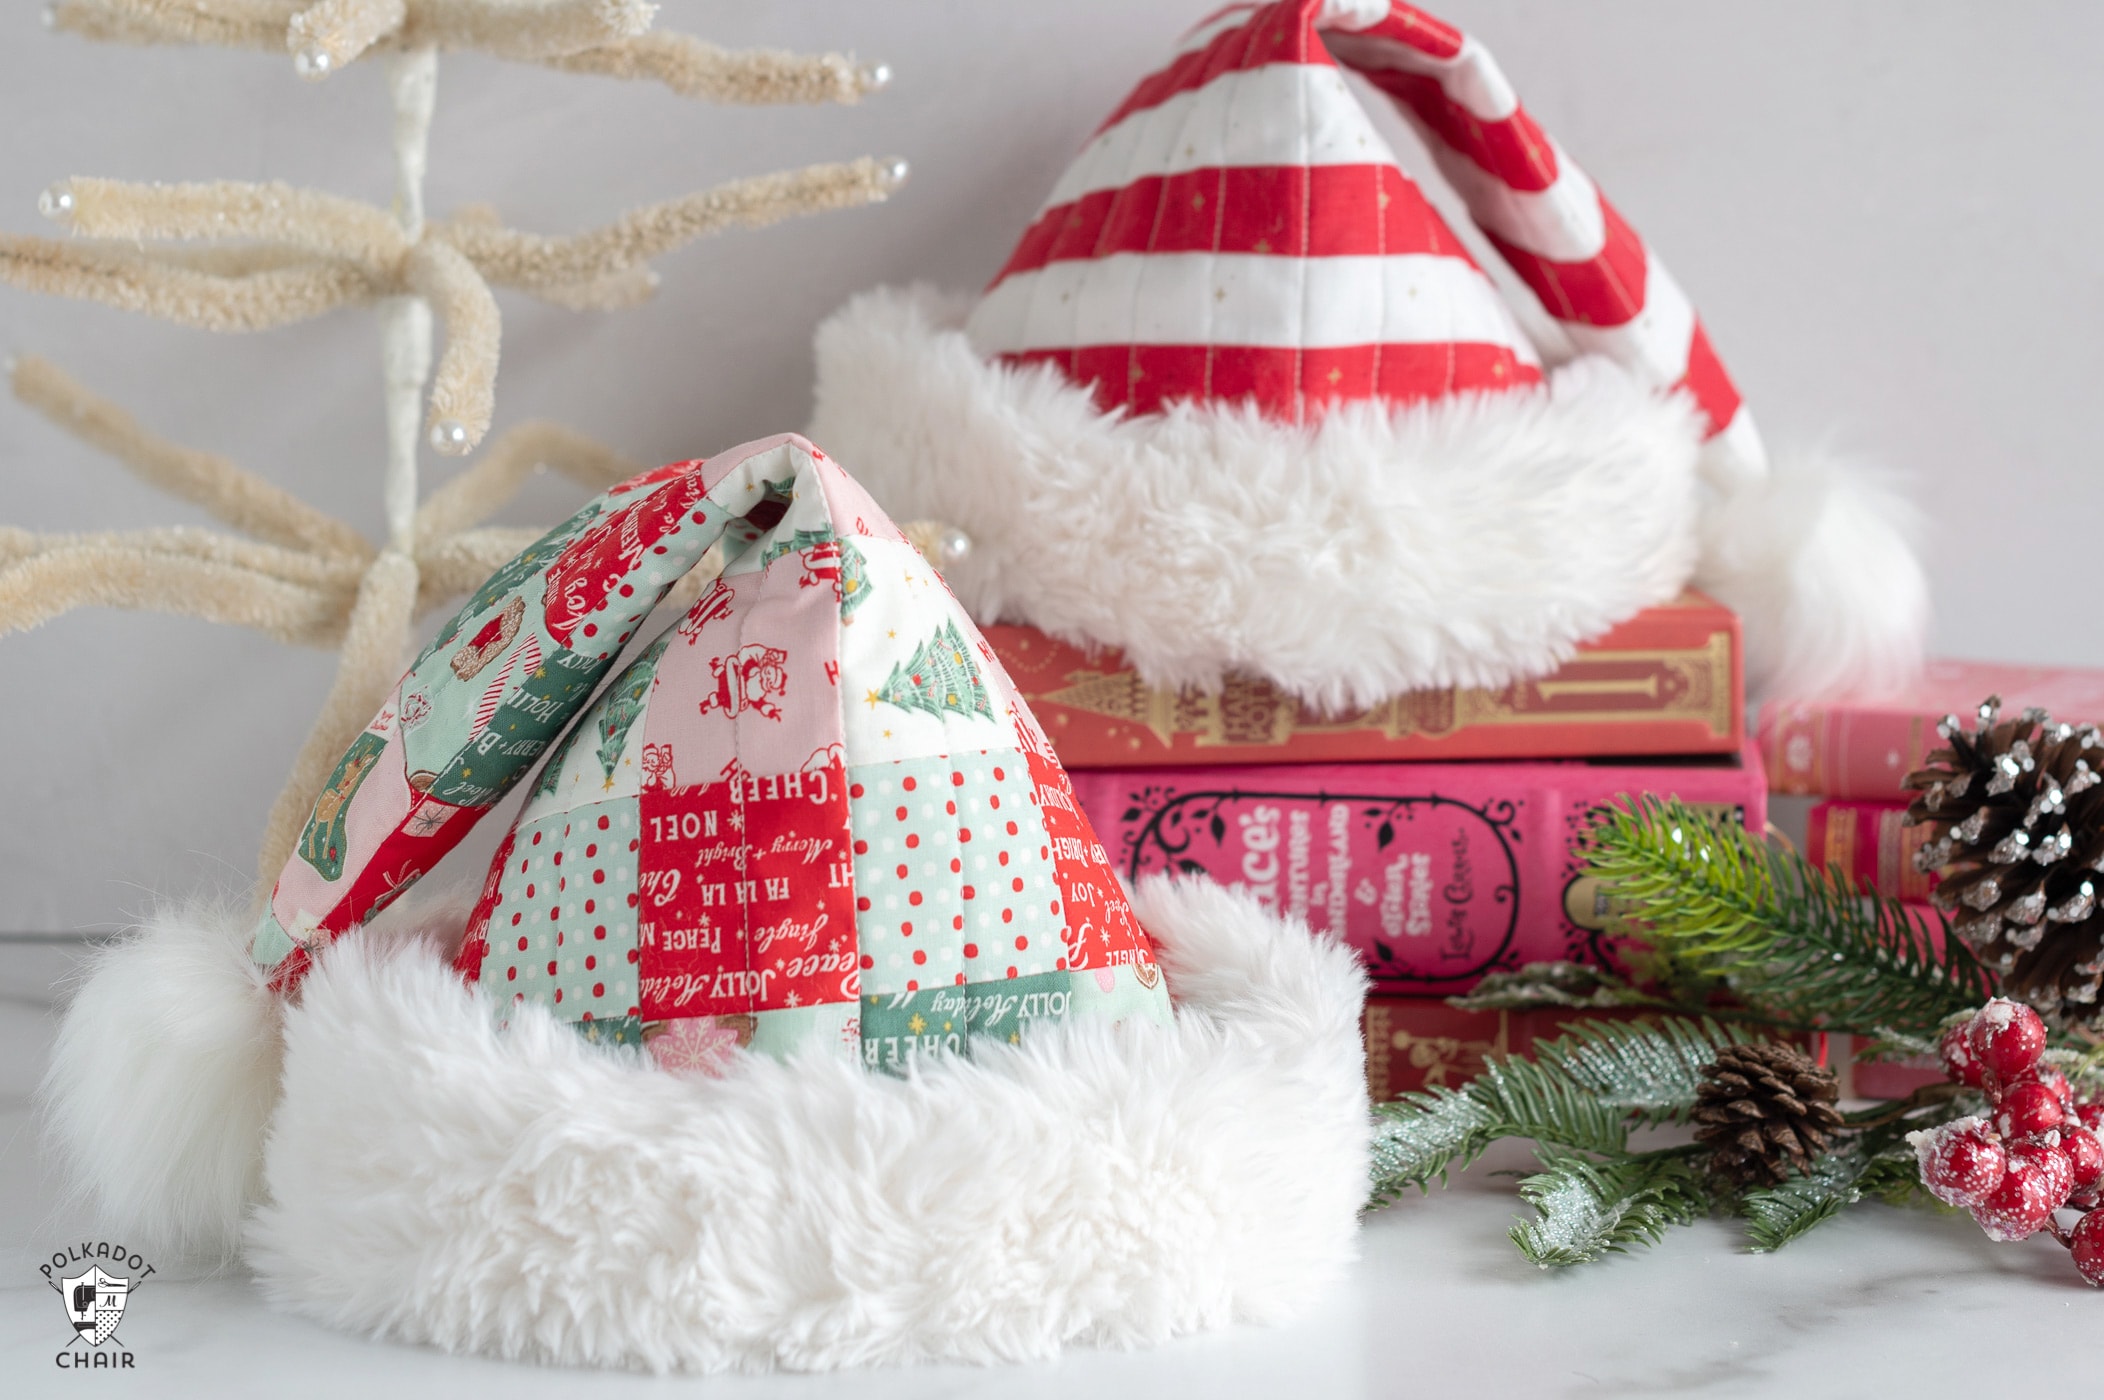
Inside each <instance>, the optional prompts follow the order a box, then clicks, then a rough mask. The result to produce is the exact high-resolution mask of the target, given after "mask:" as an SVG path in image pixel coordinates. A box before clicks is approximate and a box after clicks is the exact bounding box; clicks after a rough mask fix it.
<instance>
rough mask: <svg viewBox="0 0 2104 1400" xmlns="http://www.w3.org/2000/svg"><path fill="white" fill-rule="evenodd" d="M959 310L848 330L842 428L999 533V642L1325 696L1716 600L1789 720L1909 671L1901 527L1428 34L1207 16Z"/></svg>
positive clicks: (1544, 145) (1493, 95) (978, 576)
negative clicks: (1423, 171) (1650, 609)
mask: <svg viewBox="0 0 2104 1400" xmlns="http://www.w3.org/2000/svg"><path fill="white" fill-rule="evenodd" d="M1347 70H1350V71H1352V72H1356V73H1357V74H1359V75H1361V76H1362V77H1363V78H1364V79H1365V80H1366V81H1367V82H1368V83H1370V84H1371V85H1372V86H1373V87H1375V88H1377V89H1379V90H1380V91H1381V92H1382V93H1385V94H1386V95H1387V96H1388V97H1389V98H1391V99H1392V100H1393V101H1394V103H1395V104H1396V106H1397V108H1398V109H1399V111H1400V112H1401V114H1402V115H1403V117H1404V118H1405V119H1406V120H1407V121H1408V122H1409V124H1410V125H1411V126H1412V127H1413V128H1414V129H1415V130H1416V131H1417V133H1418V134H1419V135H1420V136H1421V137H1422V138H1423V140H1424V143H1425V145H1426V147H1427V149H1429V150H1430V151H1431V153H1432V155H1433V157H1434V160H1435V161H1436V163H1437V164H1438V166H1439V171H1440V174H1441V175H1442V176H1443V177H1444V179H1445V180H1446V182H1447V183H1448V184H1449V185H1450V186H1451V187H1452V188H1453V189H1454V191H1455V192H1456V193H1457V194H1458V195H1459V196H1460V199H1461V201H1462V203H1463V204H1464V205H1465V206H1466V208H1467V211H1468V214H1469V217H1470V219H1471V221H1472V222H1473V223H1474V224H1475V226H1476V228H1477V229H1478V230H1479V231H1480V232H1481V234H1482V236H1483V237H1484V239H1486V240H1487V241H1488V243H1489V244H1490V245H1491V247H1492V248H1494V249H1495V250H1496V252H1497V254H1498V256H1499V257H1500V258H1502V259H1503V261H1504V262H1505V264H1506V265H1507V266H1508V267H1509V269H1510V271H1511V272H1512V273H1513V274H1515V275H1516V278H1517V281H1518V283H1520V284H1523V285H1524V287H1525V289H1526V293H1521V295H1522V296H1525V295H1526V294H1527V293H1531V297H1532V299H1533V302H1534V303H1535V304H1534V305H1532V306H1529V307H1520V308H1516V307H1515V306H1514V305H1513V304H1512V303H1511V302H1509V301H1508V300H1507V296H1506V293H1505V292H1504V291H1503V290H1502V289H1501V288H1500V286H1499V285H1498V284H1497V283H1496V282H1494V281H1493V280H1492V279H1491V277H1490V276H1489V275H1487V274H1486V272H1485V270H1484V268H1483V267H1482V266H1481V265H1480V264H1479V263H1478V262H1477V261H1476V259H1475V258H1474V257H1472V256H1471V254H1470V252H1469V249H1468V247H1467V245H1465V244H1464V243H1463V242H1462V240H1461V239H1460V238H1459V237H1457V236H1456V234H1455V233H1454V231H1453V230H1452V229H1451V228H1450V227H1449V226H1448V225H1447V223H1446V222H1445V221H1444V220H1443V219H1442V218H1441V217H1440V215H1439V213H1438V212H1437V211H1436V210H1435V209H1434V208H1433V207H1432V205H1431V204H1430V203H1429V202H1428V201H1427V200H1426V198H1425V196H1424V194H1423V192H1422V191H1421V190H1420V189H1419V188H1418V186H1417V185H1416V184H1414V183H1413V182H1412V181H1411V179H1410V177H1409V176H1407V175H1406V174H1404V172H1403V170H1402V168H1401V166H1400V165H1399V164H1398V162H1397V160H1396V157H1395V154H1394V152H1393V151H1392V150H1391V149H1390V148H1389V146H1388V143H1387V142H1386V140H1384V139H1383V137H1382V136H1381V134H1380V132H1379V131H1378V130H1377V129H1376V127H1375V125H1374V123H1373V121H1372V120H1371V118H1370V116H1369V114H1368V112H1367V110H1366V109H1365V107H1364V106H1362V104H1361V101H1360V98H1359V96H1358V95H1357V94H1356V93H1355V92H1354V91H1353V90H1352V88H1351V86H1350V85H1349V84H1348V82H1347V79H1346V76H1345V75H1346V71H1347ZM1515 290H1516V291H1517V288H1515ZM960 310H961V308H959V307H957V306H956V305H954V304H946V303H944V302H943V301H942V300H941V299H939V298H937V297H935V296H933V295H932V294H930V293H927V292H925V291H914V292H907V293H898V292H878V293H872V294H869V295H867V296H864V297H861V298H858V299H857V300H856V301H855V302H852V303H850V305H849V306H848V307H846V308H844V309H843V310H842V311H841V312H840V313H838V314H837V315H836V316H835V317H834V318H833V319H832V320H831V321H830V322H829V323H828V324H827V326H826V327H825V328H824V329H823V330H822V331H821V332H820V336H819V405H818V420H817V422H816V424H815V425H814V429H813V430H814V432H816V433H818V434H820V435H822V436H823V437H825V438H826V439H828V440H833V441H838V442H840V443H842V444H843V445H844V447H845V448H846V450H848V451H849V452H850V453H851V454H852V455H853V456H854V458H855V459H856V460H858V461H859V462H861V463H862V464H863V471H864V475H865V479H866V480H868V481H869V483H870V485H871V487H872V489H873V490H874V491H875V492H876V493H877V494H878V496H879V498H880V499H883V500H884V501H885V503H886V504H887V506H888V507H889V508H890V509H892V510H893V511H894V512H898V513H902V514H905V515H919V516H930V517H935V518H941V519H945V520H949V521H953V522H955V523H956V524H958V525H959V526H961V527H963V528H964V529H965V530H966V531H967V532H968V533H969V534H970V535H971V537H972V539H973V540H974V542H975V547H974V549H973V551H972V554H971V556H970V557H969V558H968V559H964V560H960V561H956V562H955V563H953V565H952V566H951V568H950V577H951V581H952V583H953V585H954V586H956V587H957V588H958V590H959V592H960V594H961V595H962V596H963V597H964V599H965V600H966V602H967V603H968V604H969V605H970V606H972V608H973V609H974V611H975V612H976V613H977V614H978V615H979V616H980V618H981V619H982V620H989V619H991V618H994V617H1000V618H1004V619H1011V620H1020V621H1028V622H1033V623H1036V624H1037V625H1039V626H1042V627H1045V628H1046V629H1047V630H1050V631H1053V632H1056V633H1060V634H1063V635H1066V636H1069V637H1075V638H1079V639H1083V640H1087V641H1093V642H1102V643H1107V644H1111V645H1116V646H1119V647H1122V648H1123V649H1124V650H1125V651H1126V653H1127V654H1128V656H1129V657H1130V658H1131V659H1132V660H1133V661H1134V662H1135V663H1136V664H1137V665H1138V667H1139V668H1140V670H1141V671H1142V672H1143V674H1146V675H1147V676H1148V677H1149V678H1150V679H1153V680H1157V681H1162V682H1170V683H1182V684H1192V683H1195V684H1201V685H1206V684H1215V683H1217V682H1218V680H1219V678H1220V677H1221V675H1222V674H1224V673H1225V672H1226V671H1228V670H1240V671H1244V672H1253V673H1256V674H1261V675H1265V676H1267V677H1269V678H1270V679H1271V680H1273V681H1274V682H1276V683H1278V684H1279V685H1281V686H1282V687H1284V688H1286V689H1287V690H1289V691H1292V692H1294V693H1296V694H1299V695H1301V696H1302V697H1304V698H1306V699H1309V700H1311V701H1315V702H1318V703H1323V704H1329V705H1336V704H1348V703H1364V702H1370V701H1372V700H1374V699H1376V698H1379V697H1381V696H1385V695H1388V694H1392V693H1395V692H1396V691H1399V690H1406V689H1413V688H1419V687H1425V686H1436V685H1449V684H1457V683H1459V684H1478V685H1483V684H1489V685H1496V684H1503V683H1506V682H1509V681H1511V680H1514V679H1517V678H1519V677H1521V676H1525V675H1528V674H1535V673H1540V672H1542V671H1545V670H1547V669H1549V668H1551V667H1553V666H1554V665H1555V664H1556V663H1557V662H1558V661H1560V660H1561V659H1562V658H1563V657H1564V656H1566V655H1568V653H1569V652H1570V650H1571V648H1572V647H1573V646H1574V645H1575V644H1576V643H1577V642H1579V641H1581V640H1583V639H1584V638H1586V637H1588V636H1591V635H1594V634H1597V633H1598V632H1600V631H1602V630H1604V629H1605V628H1607V627H1608V626H1610V625H1612V624H1613V623H1615V622H1618V621H1620V620H1621V619H1623V618H1624V617H1626V616H1628V615H1629V614H1630V613H1633V612H1635V611H1636V610H1638V609H1639V608H1642V607H1645V606H1648V605H1651V604H1655V603H1660V602H1664V601H1666V600H1668V599H1670V598H1671V597H1673V596H1674V595H1675V594H1676V593H1678V592H1679V591H1680V589H1681V588H1682V587H1684V586H1686V585H1687V584H1688V583H1689V582H1690V581H1694V582H1696V583H1699V584H1701V585H1703V586H1705V587H1708V588H1710V589H1711V591H1713V592H1716V593H1718V594H1719V595H1720V596H1723V597H1724V598H1725V599H1726V601H1728V602H1731V603H1733V604H1734V605H1736V606H1737V607H1739V609H1740V610H1741V612H1742V613H1743V614H1744V615H1745V619H1746V625H1747V632H1748V643H1749V652H1750V657H1749V659H1750V662H1751V667H1750V675H1751V676H1752V677H1753V678H1754V680H1755V682H1756V683H1757V684H1760V683H1765V684H1766V686H1767V688H1768V689H1770V690H1771V691H1777V692H1782V691H1788V692H1795V693H1805V692H1810V691H1815V690H1820V689H1826V688H1831V687H1833V686H1835V685H1838V684H1844V683H1855V684H1862V683H1864V682H1866V681H1877V680H1882V679H1886V678H1888V677H1890V676H1891V675H1892V674H1893V673H1895V672H1897V671H1900V670H1903V669H1904V668H1905V666H1906V665H1908V664H1909V663H1910V662H1911V659H1912V658H1913V656H1914V655H1916V654H1917V652H1918V646H1919V636H1920V632H1921V627H1922V622H1923V619H1924V615H1925V598H1926V589H1925V585H1924V583H1923V581H1922V577H1921V573H1920V569H1919V566H1918V564H1917V563H1916V562H1915V561H1914V559H1913V556H1912V554H1911V553H1910V551H1909V550H1908V548H1907V546H1906V544H1905V542H1904V539H1903V535H1902V531H1901V530H1900V524H1901V517H1902V516H1903V515H1904V509H1903V507H1901V506H1900V505H1899V504H1898V503H1897V502H1895V501H1892V500H1890V499H1888V498H1886V497H1884V496H1883V495H1882V494H1881V493H1879V492H1877V491H1875V490H1873V489H1871V488H1869V487H1868V486H1866V484H1865V483H1864V482H1863V481H1861V480H1860V479H1858V478H1856V477H1855V476H1853V475H1851V474H1849V473H1846V472H1845V471H1843V470H1842V469H1841V468H1840V467H1839V466H1838V465H1837V464H1835V463H1833V462H1831V461H1818V462H1811V461H1804V460H1799V461H1785V462H1781V463H1777V464H1771V463H1770V461H1769V459H1768V456H1767V454H1766V452H1765V451H1764V449H1763V446H1762V443H1761V440H1760V437H1759V434H1758V433H1757V432H1756V430H1755V428H1754V426H1753V421H1752V418H1751V415H1750V414H1749V412H1748V411H1747V410H1746V409H1745V407H1744V406H1743V405H1742V404H1741V402H1740V399H1739V394H1738V391H1737V389H1736V388H1735V387H1734V386H1733V384H1732V381H1731V379H1730V377H1729V375H1728V374H1727V373H1726V372H1725V370H1724V367H1723V365H1722V363H1721V362H1720V361H1719V360H1718V358H1717V356H1716V354H1715V352H1714V351H1713V350H1712V348H1711V345H1710V341H1709V338H1708V336H1707V334H1706V333H1705V331H1704V329H1703V326H1702V322H1701V320H1700V319H1699V318H1698V317H1697V315H1696V313H1695V310H1694V307H1693V305H1692V304H1691V303H1690V302H1689V300H1688V298H1687V296H1686V294H1685V293H1683V292H1682V290H1681V289H1680V287H1679V286H1678V284H1677V283H1675V282H1674V280H1673V279H1672V277H1671V275H1670V274H1668V272H1667V271H1666V269H1665V267H1664V266H1663V265H1662V264H1661V263H1660V262H1659V260H1658V258H1657V257H1656V256H1655V255H1654V254H1653V253H1652V252H1651V250H1650V249H1649V248H1648V247H1647V246H1646V245H1645V244H1644V242H1643V240H1642V239H1641V238H1639V237H1638V235H1637V233H1636V231H1635V230H1634V229H1633V228H1632V227H1631V226H1630V225H1629V224H1628V222H1627V221H1625V220H1624V219H1623V218H1622V217H1621V216H1620V215H1619V214H1618V213H1617V212H1616V210H1615V209H1614V207H1613V206H1612V205H1611V204H1609V203H1608V201H1607V200H1606V198H1605V197H1604V196H1603V195H1602V194H1601V193H1600V191H1599V190H1598V188H1597V187H1596V186H1595V185H1594V184H1593V182H1592V181H1591V180H1590V179H1589V178H1588V177H1587V176H1586V174H1585V172H1584V171H1583V170H1581V169H1580V168H1579V167H1578V166H1577V165H1576V164H1575V163H1574V162H1572V160H1571V159H1570V157H1569V155H1568V154H1566V153H1565V152H1564V151H1563V150H1562V149H1561V148H1560V147H1559V146H1557V144H1556V143H1555V141H1554V140H1552V139H1551V138H1550V137H1549V136H1548V135H1547V133H1546V132H1544V131H1543V130H1542V128H1541V127H1540V125H1539V124H1538V123H1537V122H1536V121H1535V119H1534V118H1533V117H1532V116H1530V115H1529V114H1528V112H1527V111H1526V109H1525V108H1524V107H1523V106H1522V105H1521V104H1520V102H1519V99H1518V97H1517V95H1516V94H1515V93H1514V91H1513V89H1512V86H1511V84H1510V83H1509V82H1508V81H1507V80H1506V78H1505V76H1504V74H1503V73H1502V72H1501V71H1500V70H1499V68H1498V66H1497V64H1496V62H1495V60H1493V59H1492V57H1491V55H1490V53H1489V51H1488V50H1487V49H1485V48H1484V47H1483V46H1482V45H1481V44H1480V43H1478V42H1477V41H1476V40H1475V39H1473V38H1472V37H1470V36H1468V35H1466V34H1463V33H1462V32H1461V31H1460V30H1458V29H1455V28H1453V27H1451V26H1449V25H1447V24H1445V23H1443V22H1441V21H1440V20H1438V19H1435V18H1433V17H1432V16H1430V15H1428V14H1426V13H1425V12H1423V11H1422V10H1419V9H1417V8H1416V7H1414V6H1411V5H1404V4H1389V3H1386V0H1280V3H1274V4H1266V5H1236V6H1231V7H1230V8H1228V9H1225V10H1222V11H1220V12H1219V13H1217V14H1216V15H1214V16H1213V17H1211V18H1210V19H1207V20H1205V21H1204V22H1203V23H1201V24H1200V25H1198V26H1197V27H1196V28H1195V29H1193V30H1192V31H1190V33H1189V34H1188V35H1186V37H1185V38H1184V39H1183V41H1182V42H1181V43H1180V44H1179V46H1178V48H1177V50H1176V52H1175V53H1174V54H1172V55H1171V56H1170V58H1169V60H1168V61H1167V62H1166V63H1164V64H1163V65H1161V66H1160V67H1158V68H1157V69H1156V70H1155V71H1153V72H1152V73H1150V74H1148V75H1147V76H1146V77H1145V78H1144V79H1142V80H1141V82H1140V83H1139V85H1138V86H1137V87H1136V88H1134V89H1133V91H1132V93H1131V95H1129V96H1128V97H1127V98H1126V99H1125V100H1124V102H1122V103H1121V104H1120V105H1119V106H1118V108H1117V110H1115V111H1114V112H1112V113H1111V115H1110V117H1109V119H1108V120H1106V121H1105V122H1104V123H1103V125H1102V126H1101V127H1100V128H1099V129H1098V130H1097V131H1096V132H1095V134H1094V135H1093V136H1092V137H1090V138H1089V140H1088V142H1087V144H1086V145H1085V146H1084V147H1083V149H1082V152H1081V154H1080V156H1079V157H1078V158H1076V160H1075V161H1074V162H1073V164H1072V165H1070V166H1069V167H1068V168H1067V171H1066V173H1065V174H1064V175H1063V176H1061V178H1060V179H1059V181H1058V183H1057V184H1056V185H1055V186H1054V187H1053V190H1052V194H1051V196H1050V198H1049V199H1048V200H1047V201H1046V202H1045V205H1044V207H1043V209H1042V210H1041V211H1040V212H1039V214H1038V216H1037V217H1036V218H1035V219H1034V220H1033V221H1032V223H1031V225H1030V227H1029V228H1028V229H1027V230H1026V231H1025V232H1024V234H1023V237H1022V239H1021V241H1020V242H1019V243H1018V244H1017V245H1016V248H1015V251H1014V253H1013V254H1012V255H1011V256H1010V257H1009V259H1008V261H1007V263H1006V264H1005V265H1004V266H1003V267H1002V268H1001V270H1000V272H999V273H998V274H997V275H996V276H995V277H994V279H993V281H992V283H991V284H990V285H989V286H988V288H987V289H986V291H985V293H984V294H983V295H982V296H981V297H980V298H979V299H978V301H977V302H976V304H975V305H973V306H971V307H970V309H969V313H968V315H964V316H962V317H960V315H959V312H960ZM1523 319H1525V320H1529V321H1531V322H1532V323H1533V324H1534V325H1535V327H1536V328H1537V329H1536V331H1535V333H1534V334H1532V335H1530V333H1529V331H1528V330H1527V329H1526V328H1524V326H1523ZM960 320H961V324H959V322H960ZM1545 359H1546V360H1550V361H1556V360H1561V361H1562V363H1560V364H1555V365H1554V366H1553V367H1551V368H1546V369H1545V368H1544V361H1545Z"/></svg>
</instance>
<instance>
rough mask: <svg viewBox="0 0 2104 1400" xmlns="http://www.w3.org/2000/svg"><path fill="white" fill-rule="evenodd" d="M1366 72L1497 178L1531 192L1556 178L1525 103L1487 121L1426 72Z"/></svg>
mask: <svg viewBox="0 0 2104 1400" xmlns="http://www.w3.org/2000/svg"><path fill="white" fill-rule="evenodd" d="M1374 32H1378V31H1374ZM1365 77H1366V80H1367V81H1368V82H1370V83H1372V84H1373V85H1374V86H1375V87H1377V88H1379V89H1380V90H1381V91H1382V92H1385V93H1387V94H1388V95H1389V96H1390V97H1392V98H1394V99H1395V100H1396V101H1397V102H1398V103H1400V104H1402V105H1403V106H1404V107H1406V108H1408V109H1409V111H1410V112H1411V113H1412V114H1413V115H1415V116H1416V117H1417V119H1418V120H1419V121H1420V122H1422V123H1423V124H1424V125H1425V126H1426V128H1428V129H1429V130H1430V131H1431V132H1432V134H1433V135H1434V136H1436V137H1438V139H1439V140H1440V141H1441V142H1443V143H1444V144H1445V145H1447V146H1449V147H1451V148H1452V149H1454V150H1456V151H1458V152H1460V153H1461V154H1462V155H1464V156H1467V157H1468V158H1469V159H1470V160H1472V161H1474V162H1475V163H1476V164H1477V165H1478V166H1480V167H1482V168H1483V169H1485V170H1487V171H1489V172H1490V173H1491V174H1493V175H1495V176H1497V177H1498V180H1499V182H1500V183H1502V184H1505V185H1509V186H1510V187H1512V188H1513V189H1516V190H1525V191H1528V192H1530V193H1532V192H1534V191H1538V190H1545V189H1547V188H1549V186H1551V185H1553V184H1555V183H1556V149H1555V147H1553V146H1551V145H1550V144H1549V138H1548V135H1547V134H1546V133H1544V132H1543V131H1542V129H1541V127H1540V126H1539V125H1538V124H1537V123H1536V122H1535V120H1534V118H1533V117H1530V116H1528V115H1527V109H1526V108H1524V107H1515V108H1514V109H1513V112H1512V115H1511V116H1509V117H1506V118H1504V119H1503V120H1501V121H1494V122H1487V121H1484V120H1483V119H1482V118H1481V117H1478V116H1476V115H1475V114H1474V113H1472V112H1470V111H1469V110H1468V108H1466V107H1464V106H1462V105H1461V104H1460V103H1458V102H1456V101H1454V99H1453V98H1451V97H1448V96H1447V94H1446V89H1445V88H1443V87H1441V86H1440V85H1439V79H1437V78H1435V77H1433V76H1432V75H1431V74H1429V73H1402V72H1398V71H1397V70H1395V69H1393V68H1375V69H1371V70H1369V71H1367V72H1366V73H1365Z"/></svg>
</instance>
